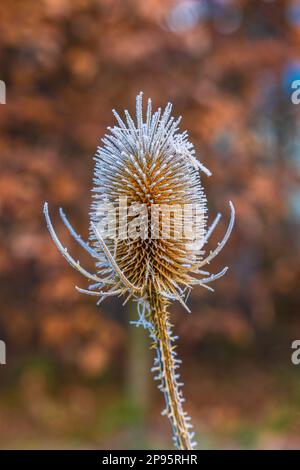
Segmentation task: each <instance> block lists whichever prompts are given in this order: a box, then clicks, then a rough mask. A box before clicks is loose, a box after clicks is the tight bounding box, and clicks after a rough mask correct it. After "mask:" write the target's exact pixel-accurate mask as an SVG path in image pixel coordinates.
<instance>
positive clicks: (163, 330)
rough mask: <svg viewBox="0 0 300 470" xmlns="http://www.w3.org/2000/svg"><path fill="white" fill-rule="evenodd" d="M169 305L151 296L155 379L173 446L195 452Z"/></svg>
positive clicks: (157, 296) (164, 300) (159, 297)
mask: <svg viewBox="0 0 300 470" xmlns="http://www.w3.org/2000/svg"><path fill="white" fill-rule="evenodd" d="M167 306H168V301H166V299H164V298H162V297H161V296H160V295H156V294H154V295H153V293H152V297H151V299H150V319H151V324H152V325H153V329H152V330H150V336H151V338H152V339H153V347H154V348H155V349H156V352H157V356H156V358H155V361H154V368H153V370H154V371H155V372H157V376H156V377H155V379H156V380H160V381H161V384H160V386H159V389H160V390H161V391H162V392H163V393H164V396H165V402H166V408H165V410H164V411H163V414H166V415H167V417H168V418H169V420H170V422H171V426H172V430H173V440H174V443H175V445H176V447H177V448H178V449H181V450H184V449H185V450H192V449H193V445H194V443H193V442H192V438H193V434H194V433H191V432H190V431H189V429H190V428H191V427H192V425H191V424H190V422H189V420H190V418H189V417H188V416H187V414H186V412H184V411H183V407H182V403H183V401H184V399H183V396H182V391H181V389H180V387H181V386H182V384H180V383H179V382H178V378H179V375H178V372H176V371H177V369H178V367H179V363H180V362H181V361H179V359H177V357H176V352H175V346H174V344H172V343H173V342H174V340H175V338H174V337H173V336H172V331H171V326H172V325H171V324H170V321H169V313H168V311H167Z"/></svg>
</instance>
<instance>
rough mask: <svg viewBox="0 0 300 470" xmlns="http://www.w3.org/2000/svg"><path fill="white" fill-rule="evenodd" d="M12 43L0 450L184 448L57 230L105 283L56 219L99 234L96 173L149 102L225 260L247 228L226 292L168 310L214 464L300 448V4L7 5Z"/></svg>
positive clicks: (139, 336)
mask: <svg viewBox="0 0 300 470" xmlns="http://www.w3.org/2000/svg"><path fill="white" fill-rule="evenodd" d="M0 38H1V39H0V79H2V80H4V81H5V83H6V86H7V104H6V105H0V158H1V173H0V240H1V245H0V276H1V284H0V310H1V313H0V338H1V339H2V340H4V341H5V342H6V345H7V365H1V366H0V423H1V426H0V447H1V448H3V449H9V448H11V449H15V448H28V449H29V448H32V449H38V448H40V449H43V448H99V449H108V448H111V449H116V448H119V449H128V448H129V449H130V448H131V449H136V448H170V446H171V436H170V430H169V425H168V422H167V421H166V420H165V418H163V417H161V416H160V410H161V409H162V406H163V403H162V397H161V396H160V393H159V392H158V390H157V389H156V388H155V386H154V384H153V383H152V377H151V373H150V367H151V361H152V354H151V352H149V351H148V345H149V341H148V339H147V337H146V336H145V335H144V332H143V331H140V329H137V328H134V327H130V326H129V319H130V317H131V318H134V316H135V313H134V311H133V308H132V306H129V307H128V308H127V309H124V308H123V307H122V306H121V301H119V300H111V301H106V302H105V303H103V304H102V305H101V308H100V307H99V308H97V307H96V305H95V304H94V301H93V298H85V297H84V296H82V295H80V294H79V293H77V292H76V291H75V289H74V285H75V284H77V285H78V284H79V285H81V286H82V287H85V281H84V279H82V278H81V277H80V275H79V274H77V273H75V272H74V271H72V269H71V268H70V267H69V266H68V265H67V264H66V263H65V261H64V260H63V259H62V257H61V256H60V255H59V254H58V253H57V251H56V248H55V247H54V246H53V243H52V242H51V240H50V237H49V234H48V232H47V230H46V227H45V223H44V220H43V216H42V205H43V202H44V201H45V200H48V201H49V205H50V208H51V211H52V214H53V220H54V221H55V223H56V227H57V231H58V233H59V235H60V237H61V239H62V240H63V241H64V244H65V245H67V246H68V247H69V248H70V251H71V252H72V254H73V255H74V257H75V258H80V259H81V262H82V264H83V265H85V266H87V267H88V268H89V269H90V270H93V261H92V260H90V259H88V256H87V255H86V254H85V253H83V252H82V250H81V249H80V247H78V246H76V244H75V242H74V241H73V240H71V238H70V235H69V234H68V233H67V232H66V230H65V229H64V228H63V227H62V223H61V221H60V219H59V217H58V216H57V209H58V207H59V206H63V207H64V209H65V211H66V213H67V215H68V216H69V218H70V220H71V221H72V223H73V224H74V226H75V227H76V228H77V229H78V230H79V231H80V232H81V233H82V235H83V236H87V234H88V221H89V217H88V212H89V204H90V202H91V195H90V188H91V185H92V171H93V160H92V156H93V154H94V151H95V149H96V146H97V145H98V143H99V141H100V137H101V136H103V134H104V133H105V130H106V127H107V126H109V125H111V124H112V123H113V122H114V119H113V117H112V113H111V109H112V108H114V107H115V108H117V109H118V110H119V111H121V110H122V109H124V108H128V109H129V110H133V109H134V98H135V96H136V94H137V93H138V92H139V91H140V90H143V91H144V92H145V96H146V97H148V96H150V97H152V99H153V101H154V105H155V106H160V105H164V104H165V103H166V101H168V100H170V101H172V102H173V103H174V113H175V114H176V115H183V122H182V128H183V129H188V131H189V133H190V136H191V140H192V141H193V143H194V144H195V147H196V149H197V156H198V158H200V159H201V161H202V162H203V163H204V164H205V165H206V166H207V167H208V168H210V169H211V170H212V172H213V176H212V177H211V178H207V177H205V176H204V178H203V184H204V186H205V190H206V192H207V195H208V201H209V210H210V220H213V217H214V216H215V214H216V212H217V211H221V212H222V213H223V219H222V223H221V224H220V226H219V228H218V230H217V231H216V233H215V235H214V237H213V238H212V239H211V247H213V246H215V244H216V243H217V240H218V239H219V238H220V237H221V236H222V234H223V232H224V230H225V228H226V224H227V222H228V218H229V208H228V201H229V200H230V199H231V200H232V201H233V202H234V204H235V206H236V211H237V222H236V226H235V229H234V232H233V234H232V236H231V239H230V241H229V243H228V244H227V246H226V249H225V250H224V251H223V252H222V255H220V256H219V257H218V259H216V260H215V261H214V262H213V264H212V266H211V270H212V272H217V270H219V269H220V268H222V267H223V266H224V265H228V266H230V271H229V272H228V274H227V275H226V277H224V278H222V279H221V280H219V281H217V282H216V283H215V285H214V287H215V293H213V294H212V293H211V292H208V291H206V290H201V289H200V288H197V289H195V290H194V291H193V294H192V296H191V298H190V303H189V305H190V306H191V308H192V314H191V315H188V314H187V313H186V312H185V311H183V309H182V308H181V307H180V306H179V305H175V306H174V307H173V308H172V318H173V321H174V324H175V330H176V332H177V333H178V334H179V336H180V342H179V353H180V354H181V356H182V359H183V368H182V376H183V379H184V382H185V396H186V398H187V410H188V411H189V413H190V414H191V415H192V417H193V420H194V424H195V429H196V432H197V436H198V439H197V440H198V443H199V448H202V449H206V448H219V449H220V448H242V449H243V448H260V449H272V448H275V449H289V448H300V365H299V366H298V367H297V366H295V365H293V364H292V363H291V352H292V350H291V343H292V341H293V340H295V339H300V318H299V307H300V298H299V281H300V265H299V251H300V246H299V222H300V187H299V175H300V115H299V110H300V105H299V106H297V105H294V104H292V101H291V93H292V89H291V83H292V81H293V80H296V79H300V50H299V48H300V1H297V0H282V1H280V0H143V1H141V0H89V1H88V0H39V1H37V0H26V1H24V0H2V1H1V4H0Z"/></svg>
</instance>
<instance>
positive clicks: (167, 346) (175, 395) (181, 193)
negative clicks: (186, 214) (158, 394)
mask: <svg viewBox="0 0 300 470" xmlns="http://www.w3.org/2000/svg"><path fill="white" fill-rule="evenodd" d="M142 97H143V95H142V93H140V94H139V95H138V96H137V98H136V119H135V121H134V120H133V119H132V117H131V116H130V114H129V112H128V111H127V110H126V111H125V118H124V119H122V118H121V117H120V115H119V114H118V113H117V112H116V111H113V114H114V116H115V118H116V120H117V124H118V125H116V126H114V127H110V128H108V130H109V133H108V134H106V135H105V137H104V138H103V139H102V146H101V147H98V149H97V152H96V155H95V162H96V163H95V172H94V184H95V187H94V188H93V190H92V191H93V203H92V207H91V213H90V217H91V221H90V237H89V238H90V243H88V242H85V241H84V240H83V239H82V238H81V237H80V236H79V235H78V234H77V233H76V231H75V230H74V228H73V227H72V225H71V224H70V222H69V221H68V219H67V218H66V215H65V214H64V212H63V211H62V209H60V216H61V218H62V220H63V222H64V223H65V225H66V227H67V228H68V230H69V231H70V233H71V235H72V236H73V237H74V238H75V239H76V240H77V242H78V243H79V244H80V245H81V246H82V247H83V248H84V249H85V250H86V251H87V252H88V253H89V254H90V255H91V256H92V257H93V258H94V259H95V260H96V273H95V274H92V273H90V272H88V271H86V270H85V269H84V268H83V267H82V266H81V265H80V264H79V262H78V261H77V262H76V261H75V260H74V259H73V258H72V257H71V255H70V254H69V253H68V251H67V249H66V248H64V247H63V246H62V244H61V242H60V240H59V239H58V237H57V235H56V233H55V231H54V228H53V226H52V223H51V219H50V216H49V212H48V205H47V203H45V206H44V213H45V217H46V221H47V225H48V229H49V231H50V234H51V236H52V239H53V241H54V242H55V244H56V246H57V248H58V249H59V251H60V252H61V253H62V255H63V256H64V257H65V258H66V259H67V261H68V262H69V263H70V264H71V266H73V268H75V269H77V270H78V271H79V272H80V273H81V274H83V276H84V277H86V278H87V279H88V280H89V281H90V282H91V284H90V286H89V287H88V288H87V289H82V288H79V287H77V289H78V290H79V291H80V292H83V293H86V294H89V295H94V296H97V297H98V303H100V302H101V301H102V300H103V299H105V298H106V297H108V296H112V295H118V296H120V295H122V296H124V297H125V302H124V303H126V302H127V301H128V300H129V299H132V300H134V301H136V302H137V307H138V309H137V310H138V319H137V321H136V322H133V323H134V324H135V325H136V326H140V325H141V326H143V327H144V328H146V329H147V330H148V331H149V335H150V338H151V340H152V342H153V347H154V349H155V350H156V357H155V360H154V367H153V369H152V370H153V372H154V373H155V379H156V380H158V381H159V389H160V390H161V391H162V392H163V394H164V397H165V409H164V411H163V414H165V415H166V416H167V417H168V418H169V420H170V423H171V426H172V431H173V440H174V444H175V446H176V447H177V448H179V449H193V448H194V445H195V443H194V441H193V436H194V433H193V432H192V431H191V428H192V425H191V424H190V418H189V417H188V416H187V413H186V412H185V411H184V410H183V401H184V399H183V395H182V389H181V387H182V383H180V381H179V374H178V368H179V364H180V360H179V359H178V358H177V356H176V352H175V349H174V341H175V339H176V337H174V336H173V334H172V325H171V323H170V319H169V312H168V306H169V305H170V303H171V302H172V301H175V300H178V301H179V302H180V303H181V304H182V306H183V307H185V309H186V310H188V311H190V310H189V308H188V306H187V304H186V300H187V297H188V295H189V293H190V290H191V289H192V287H193V286H194V285H197V284H198V285H200V286H202V287H205V288H207V289H210V290H213V289H212V288H211V287H210V286H209V284H210V283H211V282H212V281H213V280H215V279H218V278H219V277H221V276H223V275H224V274H225V272H226V271H227V267H225V268H224V269H223V270H221V271H220V272H219V273H218V274H210V273H208V272H207V271H204V270H203V268H204V266H205V265H207V264H209V263H210V262H211V261H212V259H213V258H214V257H215V256H216V255H217V254H218V253H219V252H220V251H221V249H222V248H223V247H224V245H225V243H226V241H227V239H228V238H229V235H230V233H231V230H232V227H233V224H234V208H233V205H232V203H231V202H230V203H229V204H230V209H231V219H230V222H229V225H228V228H227V231H226V233H225V236H224V238H223V240H222V241H221V242H220V243H219V244H218V245H217V248H216V249H215V250H214V251H210V252H209V253H208V254H205V249H204V247H205V245H206V243H207V241H208V239H209V237H210V235H211V233H212V232H213V230H214V229H215V227H216V225H217V223H218V222H219V220H220V214H218V215H217V217H216V219H215V220H214V222H213V223H212V225H211V226H210V227H207V226H206V220H207V217H206V212H207V207H206V197H205V195H204V191H203V187H202V185H201V181H200V173H201V172H203V173H205V174H206V175H210V172H209V170H207V169H206V168H205V167H204V166H203V165H202V164H201V163H200V162H199V161H198V160H197V159H196V157H195V151H194V148H193V145H192V144H191V143H190V142H189V140H188V134H187V132H183V133H182V132H180V131H179V127H178V126H179V123H180V119H181V118H178V119H174V117H172V116H171V111H172V105H171V104H170V103H168V104H167V106H166V107H165V109H164V110H161V108H158V110H157V111H155V112H152V102H151V100H150V99H149V100H148V103H147V108H146V113H145V115H144V113H143V106H142V104H143V103H142ZM120 198H123V199H125V200H126V202H127V204H128V206H129V207H131V206H132V207H133V206H134V204H140V205H141V204H142V205H143V206H144V207H145V208H146V214H144V219H141V220H144V221H145V220H146V222H145V223H146V231H145V232H144V235H145V236H144V237H141V236H139V237H133V238H130V237H129V238H128V237H123V236H120V234H118V236H117V237H116V236H114V237H112V236H111V234H110V233H109V232H107V233H106V234H103V232H102V230H100V228H99V227H100V226H101V223H103V217H104V214H103V212H101V211H99V207H101V206H102V205H103V204H106V205H107V204H112V205H115V204H116V201H117V200H120ZM193 205H194V206H195V205H196V206H197V208H198V217H197V218H196V222H195V224H194V226H193V230H194V233H195V234H196V240H193V241H192V242H191V240H188V239H187V238H186V237H185V235H184V234H182V233H181V236H170V237H169V238H165V237H160V236H158V237H152V236H151V234H150V235H149V232H150V231H151V229H152V228H153V227H152V223H151V221H152V219H151V210H152V208H153V206H158V207H169V208H170V209H171V210H172V208H173V209H174V208H176V207H178V206H179V207H187V206H193ZM148 216H149V217H148ZM122 220H123V219H122V214H121V213H120V210H119V212H118V211H117V221H118V222H119V223H120V222H122ZM187 220H188V221H189V222H190V223H192V219H187ZM193 220H194V219H193ZM177 223H178V220H177V219H176V218H175V219H174V218H173V219H172V220H171V226H172V228H173V234H174V233H175V232H174V231H175V230H176V228H177ZM124 224H125V226H123V227H122V230H125V233H127V228H128V226H129V225H128V224H129V222H128V220H127V219H126V221H125V222H124ZM124 224H123V225H124ZM119 226H120V225H119ZM159 230H160V225H159ZM159 233H160V232H159Z"/></svg>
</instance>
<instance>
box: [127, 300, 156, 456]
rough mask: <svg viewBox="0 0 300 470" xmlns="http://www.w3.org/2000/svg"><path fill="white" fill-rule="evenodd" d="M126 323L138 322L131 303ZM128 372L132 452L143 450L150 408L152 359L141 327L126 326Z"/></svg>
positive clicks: (133, 305)
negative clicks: (131, 415)
mask: <svg viewBox="0 0 300 470" xmlns="http://www.w3.org/2000/svg"><path fill="white" fill-rule="evenodd" d="M128 317H129V321H135V320H137V309H136V304H135V303H134V302H130V303H129V304H128ZM128 330H129V331H128V334H129V340H128V371H127V374H126V377H127V383H126V387H127V397H128V402H129V406H130V408H131V410H132V413H133V417H134V419H133V432H132V440H133V442H132V444H133V446H132V447H133V448H134V449H138V448H141V449H143V448H145V443H146V435H145V431H146V429H145V428H146V419H147V415H148V413H149V407H150V400H151V397H150V393H151V386H150V383H151V382H150V380H151V374H150V368H151V357H150V350H149V346H150V343H149V336H148V333H147V331H146V330H145V329H144V328H143V327H136V326H135V325H129V328H128Z"/></svg>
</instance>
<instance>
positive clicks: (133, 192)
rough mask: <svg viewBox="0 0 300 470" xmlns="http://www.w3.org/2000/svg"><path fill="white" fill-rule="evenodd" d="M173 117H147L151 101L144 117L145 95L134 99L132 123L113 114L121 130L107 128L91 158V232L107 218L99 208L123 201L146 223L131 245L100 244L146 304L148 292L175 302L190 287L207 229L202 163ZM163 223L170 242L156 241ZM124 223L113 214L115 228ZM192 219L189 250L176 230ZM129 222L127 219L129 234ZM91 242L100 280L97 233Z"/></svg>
mask: <svg viewBox="0 0 300 470" xmlns="http://www.w3.org/2000/svg"><path fill="white" fill-rule="evenodd" d="M171 110H172V105H171V104H170V103H169V104H168V105H167V106H166V108H165V109H164V111H162V110H161V109H160V108H159V109H158V110H157V111H156V112H154V113H152V106H151V100H150V99H149V100H148V104H147V109H146V112H145V115H143V109H142V94H139V95H138V97H137V101H136V118H135V120H133V119H132V118H131V116H130V114H129V113H128V111H125V118H126V119H125V121H123V120H122V119H121V117H120V116H119V115H118V114H117V113H116V112H115V111H114V114H115V116H116V119H117V122H118V126H115V127H112V128H109V134H107V135H106V136H105V137H104V138H103V139H102V141H103V146H102V147H99V148H98V149H97V153H96V157H95V160H96V166H95V177H94V183H95V188H94V189H93V191H94V193H95V194H94V201H93V204H92V212H91V220H92V222H93V223H94V224H95V225H96V226H99V224H102V223H103V218H104V217H106V214H105V215H104V214H103V211H102V212H101V211H100V210H99V207H103V206H104V204H108V203H110V204H111V205H114V206H116V204H117V202H118V201H119V200H120V198H126V201H127V204H128V207H130V208H131V207H134V204H136V206H138V207H139V208H140V209H139V210H140V214H139V216H140V220H141V217H142V216H144V221H145V224H144V227H145V226H146V228H145V229H144V231H143V232H142V233H139V236H137V237H136V238H135V239H132V238H126V239H124V240H122V239H120V238H119V239H118V240H117V241H116V240H115V237H114V236H113V237H112V238H110V236H109V234H108V236H107V237H104V236H103V238H104V241H105V243H106V245H107V246H108V248H109V249H110V251H111V252H114V253H115V261H116V263H117V265H118V266H119V268H120V270H121V271H122V272H123V274H124V275H125V277H126V278H127V279H128V280H129V281H130V282H131V283H132V284H133V285H134V286H135V287H137V288H138V289H139V292H140V296H141V297H146V298H147V296H148V295H149V292H152V291H155V292H161V293H162V294H164V295H166V296H167V297H170V298H177V297H178V296H180V291H181V288H182V287H183V286H184V287H186V286H188V285H190V283H191V281H192V279H191V275H190V272H192V271H195V270H196V269H197V268H198V264H199V262H200V261H201V257H202V255H203V252H202V251H201V241H203V239H204V237H205V229H206V198H205V195H204V192H203V187H202V185H201V181H200V174H199V164H198V163H197V160H196V159H195V156H194V153H195V152H194V148H193V145H192V144H191V143H190V142H189V141H188V135H187V133H186V132H183V133H182V132H179V130H178V125H179V122H180V118H179V119H174V118H173V117H171ZM123 200H125V199H123ZM191 207H194V208H195V207H196V208H197V209H196V210H197V218H195V216H194V215H192V213H191V212H189V208H191ZM184 208H185V209H184ZM155 210H157V211H160V212H161V214H162V219H161V220H160V223H159V226H157V227H156V228H157V230H158V232H157V233H158V235H159V237H158V238H154V237H152V232H151V221H152V229H153V211H155ZM119 212H120V211H119ZM157 213H158V212H157ZM173 214H175V215H173ZM176 214H177V217H176ZM181 215H182V217H181ZM135 217H136V216H135ZM167 217H169V220H170V222H169V223H170V225H169V229H170V230H169V235H170V236H168V237H167V236H166V237H161V236H160V235H162V230H163V226H162V224H163V223H164V218H167ZM184 217H185V219H184ZM121 218H122V215H121V214H120V213H117V218H116V221H117V226H119V221H121V223H122V220H121ZM192 218H193V219H195V223H194V227H193V231H194V232H193V233H196V234H197V237H196V238H197V241H198V243H191V240H190V239H189V237H188V236H186V235H185V233H184V230H181V229H182V228H190V227H191V224H192ZM132 220H133V218H130V217H129V218H128V221H127V225H126V227H125V230H126V233H128V229H129V228H130V223H131V221H132ZM156 220H157V219H156ZM165 220H167V219H165ZM181 222H183V223H182V225H180V223H181ZM187 225H188V227H186V226H187ZM123 229H124V227H123ZM165 229H166V226H165ZM177 229H178V230H177ZM139 232H141V231H140V230H139ZM110 235H111V234H110ZM90 238H91V240H92V242H93V244H94V249H95V250H96V251H97V253H98V254H99V257H100V258H101V257H103V264H101V262H100V263H99V262H98V264H97V267H98V274H99V275H101V273H102V272H103V271H105V272H106V273H107V268H108V267H107V259H106V256H105V254H104V253H103V246H102V244H101V243H99V238H98V237H97V234H95V231H94V229H91V233H90ZM109 274H110V279H109V281H110V282H112V283H114V284H117V282H118V281H119V279H118V274H117V273H116V272H115V270H114V269H113V268H112V269H111V271H110V272H109Z"/></svg>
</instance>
